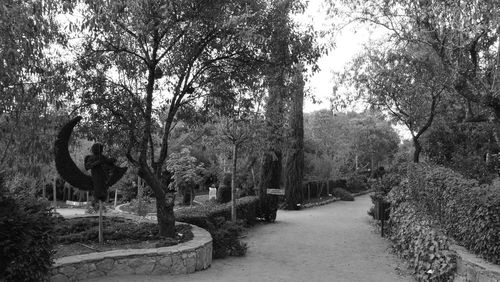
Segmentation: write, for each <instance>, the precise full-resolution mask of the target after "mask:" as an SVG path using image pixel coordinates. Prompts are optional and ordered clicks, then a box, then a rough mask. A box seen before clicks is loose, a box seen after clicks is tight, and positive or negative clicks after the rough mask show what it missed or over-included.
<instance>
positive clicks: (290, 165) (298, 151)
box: [285, 65, 304, 210]
mask: <svg viewBox="0 0 500 282" xmlns="http://www.w3.org/2000/svg"><path fill="white" fill-rule="evenodd" d="M292 89H293V90H292V91H293V95H292V106H291V109H292V111H291V115H290V126H291V134H290V140H291V144H290V150H289V156H288V158H287V162H286V177H285V198H286V206H285V209H289V210H291V209H297V208H298V207H299V204H301V203H302V182H303V180H304V112H303V105H304V79H303V77H302V66H301V65H298V66H296V68H295V75H294V80H293V84H292Z"/></svg>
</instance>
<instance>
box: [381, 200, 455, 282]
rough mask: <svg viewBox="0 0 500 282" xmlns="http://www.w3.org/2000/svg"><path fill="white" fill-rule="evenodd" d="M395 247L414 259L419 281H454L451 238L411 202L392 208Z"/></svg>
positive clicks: (398, 251) (392, 233)
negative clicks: (436, 227)
mask: <svg viewBox="0 0 500 282" xmlns="http://www.w3.org/2000/svg"><path fill="white" fill-rule="evenodd" d="M390 220H391V221H390V222H391V237H390V238H391V241H392V247H393V248H394V250H395V251H396V252H397V253H398V254H399V255H400V256H402V257H403V258H404V259H406V260H408V261H409V262H410V266H411V267H412V268H413V269H414V271H415V276H416V278H417V280H419V281H451V280H452V278H453V273H454V271H455V268H456V257H455V254H454V253H453V252H452V251H450V250H449V248H450V242H449V240H448V238H447V237H446V236H444V235H442V234H440V233H438V232H436V231H435V230H434V229H433V228H432V227H431V222H432V221H431V220H430V219H429V218H427V217H426V216H425V215H424V213H422V212H419V211H418V209H417V208H415V206H413V204H411V203H410V202H403V203H401V204H400V205H398V206H397V207H393V208H392V209H391V219H390Z"/></svg>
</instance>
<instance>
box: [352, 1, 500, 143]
mask: <svg viewBox="0 0 500 282" xmlns="http://www.w3.org/2000/svg"><path fill="white" fill-rule="evenodd" d="M346 4H348V5H350V6H351V8H352V9H351V11H350V12H351V15H352V16H353V18H355V19H359V20H362V21H367V22H372V23H374V24H377V25H380V26H384V27H386V28H387V30H389V31H390V33H391V39H392V41H393V42H396V43H400V44H420V45H423V46H426V49H428V50H431V52H432V53H433V55H434V56H436V57H437V58H439V59H440V61H441V64H442V65H443V72H444V73H446V74H448V75H449V76H450V77H451V78H452V79H451V80H450V84H451V86H452V87H451V88H452V89H453V92H452V93H451V94H453V95H454V97H455V100H456V101H460V103H461V104H462V106H461V107H460V108H456V109H455V111H460V112H463V113H464V114H463V115H462V116H463V118H462V120H461V122H468V121H491V122H492V123H493V125H494V127H495V138H496V141H497V143H499V142H500V138H499V137H500V100H499V99H498V93H499V83H498V82H499V81H500V77H499V75H500V72H499V68H500V52H499V51H500V49H499V48H500V47H499V46H500V45H499V37H498V34H499V28H498V26H499V19H500V17H499V15H500V3H499V2H498V1H487V2H485V1H451V0H449V1H448V0H447V1H406V0H405V1H397V0H389V1H381V0H370V1H346ZM478 104H479V105H482V106H483V107H486V108H488V109H489V110H490V112H489V113H486V114H484V112H483V111H482V110H481V112H479V113H478V112H475V111H474V108H475V105H478ZM490 117H491V118H490ZM499 144H500V143H499Z"/></svg>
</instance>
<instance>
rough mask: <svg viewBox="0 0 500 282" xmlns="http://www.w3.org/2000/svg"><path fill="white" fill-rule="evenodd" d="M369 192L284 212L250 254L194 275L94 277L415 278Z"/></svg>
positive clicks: (254, 235)
mask: <svg viewBox="0 0 500 282" xmlns="http://www.w3.org/2000/svg"><path fill="white" fill-rule="evenodd" d="M369 206H370V198H369V196H368V195H365V196H361V197H358V198H356V201H354V202H335V203H332V204H328V205H325V206H321V207H316V208H310V209H305V210H302V211H280V212H279V213H278V219H277V221H276V223H274V224H262V225H259V226H257V227H255V228H253V229H252V230H251V231H250V233H249V234H248V237H247V238H246V241H247V242H248V246H249V250H248V252H247V255H246V256H245V257H241V258H228V259H223V260H215V261H213V263H212V266H211V267H210V268H209V269H207V270H205V271H200V272H196V273H193V274H190V275H177V276H168V275H167V276H121V277H101V278H100V279H96V280H89V281H116V282H117V281H186V282H187V281H214V282H215V281H256V282H261V281H273V282H274V281H380V282H390V281H413V280H412V279H411V277H408V276H400V275H398V274H397V273H396V270H395V269H396V267H397V266H398V264H399V263H401V261H399V260H398V259H397V258H395V257H394V256H393V255H391V254H390V253H389V251H388V249H387V248H388V243H387V241H386V240H384V239H382V238H380V235H379V234H377V233H375V232H374V228H373V227H372V226H370V225H369V222H368V220H369V218H368V215H367V214H366V211H367V209H368V207H369Z"/></svg>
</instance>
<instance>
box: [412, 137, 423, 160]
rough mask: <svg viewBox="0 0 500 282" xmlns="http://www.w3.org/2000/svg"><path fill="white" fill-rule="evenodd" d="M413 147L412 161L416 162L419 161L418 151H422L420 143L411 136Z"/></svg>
mask: <svg viewBox="0 0 500 282" xmlns="http://www.w3.org/2000/svg"><path fill="white" fill-rule="evenodd" d="M413 147H414V148H415V151H414V152H413V162H414V163H418V162H419V161H420V153H421V152H422V145H420V141H419V140H418V138H413Z"/></svg>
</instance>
